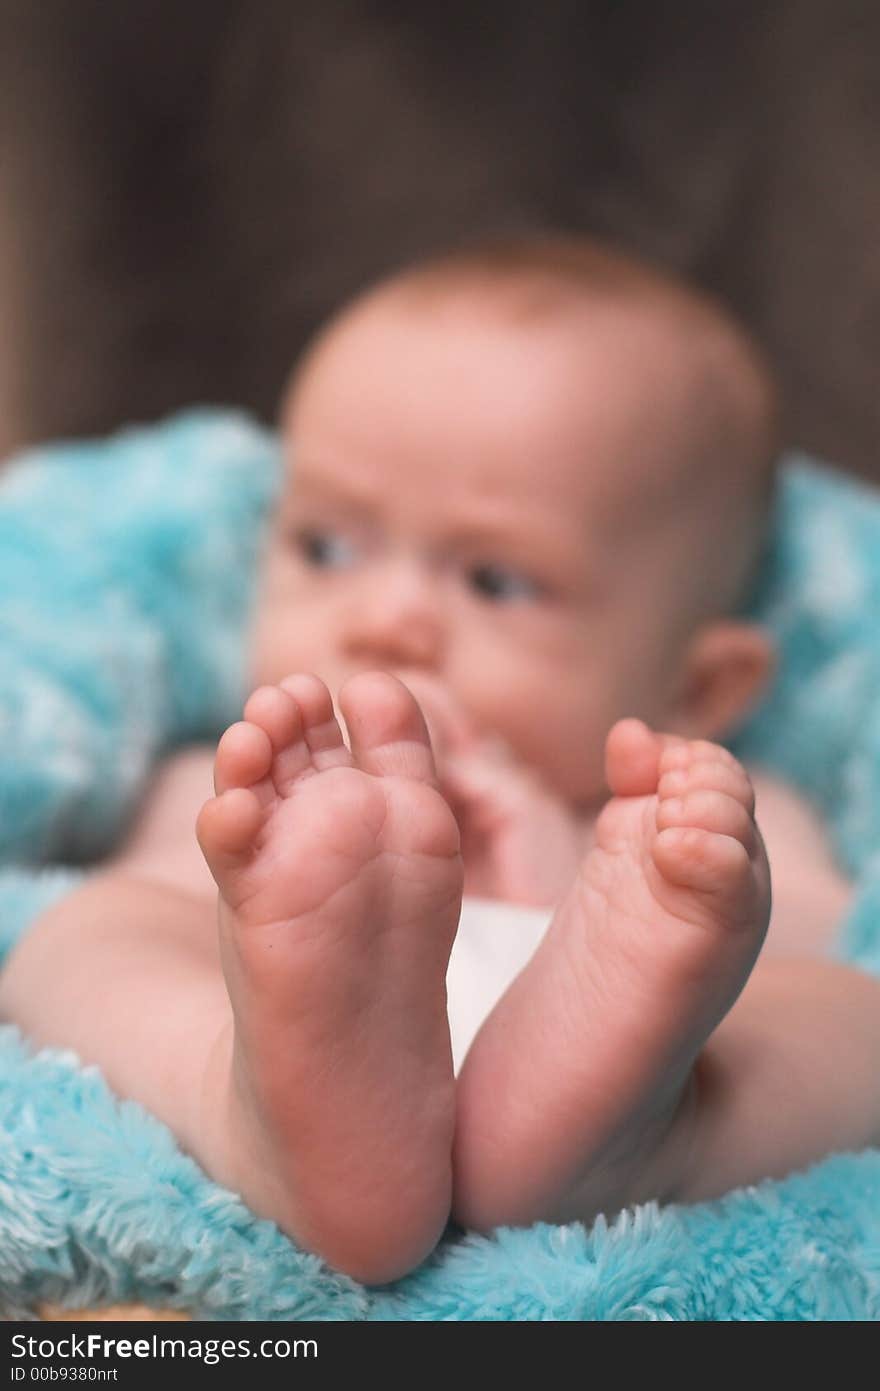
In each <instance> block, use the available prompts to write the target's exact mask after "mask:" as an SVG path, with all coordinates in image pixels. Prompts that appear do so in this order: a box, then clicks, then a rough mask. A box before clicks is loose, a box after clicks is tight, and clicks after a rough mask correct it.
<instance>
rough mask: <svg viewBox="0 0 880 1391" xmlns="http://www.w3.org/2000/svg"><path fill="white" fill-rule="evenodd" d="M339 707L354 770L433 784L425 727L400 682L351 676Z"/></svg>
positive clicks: (374, 676) (378, 676)
mask: <svg viewBox="0 0 880 1391" xmlns="http://www.w3.org/2000/svg"><path fill="white" fill-rule="evenodd" d="M339 704H340V707H341V709H342V713H343V715H344V717H345V722H346V725H347V726H348V733H349V737H350V739H351V751H352V754H353V756H354V759H355V762H356V763H357V765H358V767H359V768H362V769H363V770H364V772H366V773H374V774H377V775H379V776H380V777H387V776H391V777H403V778H413V779H416V780H417V781H419V782H427V783H431V784H433V785H436V770H435V767H434V756H433V754H432V752H431V743H430V739H429V738H428V730H427V726H426V724H425V720H424V717H423V715H422V712H421V710H420V709H419V706H418V704H417V703H416V700H415V698H414V696H413V695H412V694H411V693H410V692H409V691H408V690H407V688H406V686H404V684H403V682H401V681H398V680H397V678H396V677H394V676H391V675H389V674H388V673H387V672H367V673H364V674H360V675H358V676H353V677H351V679H350V680H349V681H347V682H346V683H345V685H344V686H343V688H342V690H341V691H340V693H339Z"/></svg>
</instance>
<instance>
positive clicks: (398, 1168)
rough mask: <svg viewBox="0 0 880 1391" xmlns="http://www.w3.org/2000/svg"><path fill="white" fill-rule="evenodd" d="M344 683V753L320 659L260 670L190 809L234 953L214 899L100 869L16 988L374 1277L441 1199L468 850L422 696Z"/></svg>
mask: <svg viewBox="0 0 880 1391" xmlns="http://www.w3.org/2000/svg"><path fill="white" fill-rule="evenodd" d="M341 703H342V706H343V711H344V714H345V716H346V720H347V723H348V727H349V731H350V734H351V738H352V752H351V753H349V751H348V750H347V749H346V748H345V747H344V745H343V742H342V737H341V734H340V731H339V726H338V724H337V723H336V720H335V719H334V717H333V709H332V703H331V701H330V697H329V694H328V692H327V690H326V688H325V687H324V686H323V685H322V684H321V683H320V682H318V681H317V680H316V679H315V678H308V677H303V678H295V679H293V680H292V681H290V682H288V683H285V689H282V688H280V687H273V688H265V689H263V690H261V691H258V692H257V693H256V694H255V695H254V696H252V697H251V701H250V702H249V704H248V707H247V708H246V711H245V715H246V719H245V721H244V722H242V723H241V724H239V725H234V726H233V727H232V729H230V730H228V731H227V733H226V735H224V738H223V739H222V740H221V743H220V747H219V749H218V754H217V763H216V784H217V793H218V795H217V796H216V797H215V798H214V799H213V800H212V801H210V802H209V803H207V805H206V806H205V808H204V809H203V811H202V814H201V816H200V818H199V827H198V830H199V838H200V841H201V844H202V848H203V851H204V853H205V856H206V858H207V860H208V862H209V865H210V867H211V870H212V872H213V874H214V876H215V878H216V880H217V883H218V885H219V887H220V946H219V952H218V947H217V944H216V927H214V929H213V931H212V930H211V927H210V926H209V924H208V922H207V921H206V918H205V910H204V908H203V906H202V904H201V903H200V901H199V900H197V899H195V898H192V899H190V898H186V897H185V896H184V895H182V894H179V893H177V892H176V891H174V890H171V889H168V888H166V887H161V886H157V885H154V884H150V883H148V882H146V881H143V882H141V881H138V880H137V879H134V878H131V877H129V878H126V877H124V876H121V875H120V876H117V877H115V878H109V877H107V878H105V879H104V880H103V881H95V882H93V883H92V884H91V885H88V886H87V887H86V888H84V889H83V890H82V891H81V892H80V893H79V894H78V895H76V896H75V897H74V898H72V899H70V900H67V901H66V902H65V903H64V904H62V905H59V906H58V907H57V908H55V909H53V910H52V911H51V912H50V913H47V914H46V915H45V918H44V919H43V921H42V923H41V924H40V925H38V927H37V928H36V929H35V930H34V931H33V932H32V933H31V934H29V936H28V938H26V939H25V942H24V944H23V946H22V947H21V948H20V950H19V952H18V954H17V956H16V958H15V959H13V961H12V963H11V965H10V968H9V972H8V977H7V979H6V981H5V984H4V998H3V1001H2V1004H3V1007H4V1008H5V1010H6V1012H7V1014H8V1015H9V1016H10V1017H12V1018H13V1019H14V1021H15V1022H16V1023H19V1024H20V1025H21V1027H22V1028H24V1029H25V1031H26V1032H29V1033H31V1034H32V1035H33V1036H34V1037H35V1038H36V1039H37V1041H39V1042H41V1043H61V1044H66V1045H68V1046H71V1047H74V1048H75V1049H76V1050H77V1051H78V1052H79V1053H80V1055H81V1056H82V1057H83V1058H84V1059H85V1060H86V1061H95V1062H98V1063H100V1064H101V1066H102V1067H103V1068H104V1070H105V1072H106V1073H107V1075H108V1078H109V1080H110V1082H111V1084H112V1085H113V1086H114V1087H115V1089H116V1090H117V1091H118V1092H120V1093H121V1094H122V1095H125V1096H130V1097H133V1098H135V1099H136V1100H139V1101H141V1102H143V1103H144V1104H145V1105H146V1106H148V1107H149V1108H150V1109H151V1110H153V1111H154V1112H155V1113H156V1114H157V1115H159V1116H160V1118H162V1119H163V1120H165V1121H166V1122H167V1123H168V1124H169V1125H171V1127H172V1128H173V1129H174V1130H175V1132H176V1133H177V1135H178V1137H179V1138H180V1140H181V1141H182V1143H183V1144H184V1145H185V1146H186V1148H188V1149H189V1150H190V1151H191V1152H192V1153H193V1154H194V1155H195V1157H196V1158H197V1159H199V1160H200V1162H201V1163H202V1165H203V1167H204V1168H205V1169H206V1170H207V1171H208V1172H209V1173H210V1174H211V1175H212V1176H213V1177H215V1178H216V1179H218V1181H220V1182H221V1183H224V1184H226V1185H227V1186H229V1187H231V1188H234V1189H236V1190H238V1191H239V1192H241V1193H242V1195H243V1196H244V1197H245V1199H246V1201H247V1202H248V1203H249V1204H250V1205H251V1206H252V1207H253V1208H254V1210H255V1211H257V1212H258V1213H260V1214H262V1215H264V1216H268V1217H271V1218H273V1219H274V1220H276V1221H277V1222H278V1223H279V1224H280V1225H281V1226H282V1227H283V1228H284V1229H285V1230H286V1231H288V1232H289V1233H290V1234H291V1235H293V1236H294V1237H296V1238H297V1239H298V1240H299V1241H300V1242H301V1243H302V1244H303V1245H305V1246H307V1247H308V1248H309V1249H312V1250H315V1251H317V1252H319V1253H320V1254H322V1255H324V1256H325V1257H326V1258H327V1259H328V1261H329V1262H330V1263H331V1264H333V1265H336V1266H337V1267H339V1268H341V1269H344V1270H346V1271H347V1272H349V1273H350V1274H353V1275H355V1276H358V1277H360V1278H362V1279H365V1280H369V1281H379V1280H386V1279H390V1278H393V1277H394V1276H396V1275H399V1274H401V1273H403V1272H404V1271H405V1270H408V1269H409V1268H411V1267H412V1266H413V1265H415V1264H417V1263H418V1261H419V1260H421V1259H422V1257H423V1256H425V1255H426V1254H427V1253H428V1251H430V1249H431V1248H432V1246H433V1245H434V1243H435V1242H436V1240H437V1238H438V1237H439V1235H440V1233H441V1232H442V1229H443V1227H444V1225H445V1223H446V1220H447V1217H448V1213H449V1205H450V1194H451V1148H452V1130H453V1121H454V1087H453V1078H452V1064H451V1056H450V1046H449V1033H448V1025H447V1020H446V995H445V974H446V967H447V961H448V957H449V951H450V948H451V945H452V941H453V938H454V935H455V930H456V926H457V922H458V915H459V910H460V900H461V882H462V868H461V861H460V856H459V854H458V830H457V827H456V824H455V820H454V818H453V816H452V814H451V812H450V811H449V809H448V807H447V806H446V803H445V802H444V801H443V799H442V798H441V797H440V795H439V793H438V792H437V791H436V789H435V788H434V786H433V776H434V773H433V764H432V759H431V753H430V747H429V745H428V741H427V735H426V732H425V727H424V723H423V721H422V719H421V716H420V714H419V711H418V708H417V706H416V705H415V703H414V702H413V700H412V698H411V697H410V696H409V694H408V693H407V692H406V691H405V689H404V688H403V687H402V686H401V685H400V683H399V682H396V681H394V680H393V678H391V677H385V676H369V677H367V676H364V677H358V678H355V679H354V680H353V681H352V682H350V683H349V685H348V687H347V688H346V689H345V690H344V691H343V693H342V697H341ZM221 963H222V970H221ZM224 976H225V983H224ZM227 992H228V993H227Z"/></svg>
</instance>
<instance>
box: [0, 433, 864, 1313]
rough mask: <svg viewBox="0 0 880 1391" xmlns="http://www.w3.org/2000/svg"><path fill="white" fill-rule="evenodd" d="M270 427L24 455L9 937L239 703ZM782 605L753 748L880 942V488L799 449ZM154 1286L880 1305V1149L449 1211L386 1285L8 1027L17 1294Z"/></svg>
mask: <svg viewBox="0 0 880 1391" xmlns="http://www.w3.org/2000/svg"><path fill="white" fill-rule="evenodd" d="M277 470H278V461H277V456H276V451H275V446H274V441H273V439H272V438H271V437H269V436H268V435H266V434H264V433H263V432H262V431H260V430H258V429H257V428H256V427H254V426H253V425H251V424H250V423H249V422H248V421H246V420H244V419H242V418H241V417H239V416H233V415H229V414H224V413H220V412H208V411H204V412H197V413H192V414H189V415H185V416H181V417H177V418H175V419H173V420H171V421H169V422H167V423H166V424H163V425H160V426H156V427H152V428H149V429H145V430H139V431H131V432H128V433H125V434H123V435H120V436H118V437H116V438H114V439H112V440H109V441H107V442H104V443H100V444H82V445H76V446H61V447H55V448H51V449H45V450H41V451H38V452H35V453H32V454H30V455H28V456H25V457H23V458H22V459H20V460H19V461H17V462H16V463H15V464H14V465H13V466H12V467H10V468H9V470H8V471H7V472H5V473H4V474H3V475H0V596H2V597H0V747H2V751H3V752H2V761H0V954H2V951H5V950H8V948H9V947H10V946H11V945H12V944H13V943H14V941H15V940H16V938H17V937H18V935H19V934H20V933H21V932H22V931H24V930H25V929H26V927H27V924H28V922H29V921H30V920H31V919H32V918H33V916H34V915H35V913H37V912H38V911H39V910H40V908H41V907H42V906H43V905H45V904H47V903H49V902H50V901H51V900H52V899H53V898H55V897H56V896H57V895H59V894H61V893H63V892H65V891H66V890H67V889H68V887H69V886H70V885H71V884H73V883H75V882H77V880H78V879H79V877H80V876H81V874H82V873H84V872H85V870H84V869H83V868H82V867H83V866H85V865H87V864H88V863H89V862H91V861H94V860H95V859H97V858H99V857H100V856H101V855H102V854H103V853H105V852H106V851H107V849H108V848H109V847H110V846H111V845H112V844H113V842H114V840H115V839H116V838H117V837H118V835H119V832H120V828H121V827H122V826H124V824H125V821H126V818H127V817H128V816H129V815H130V814H131V812H132V810H133V809H134V807H135V806H136V805H137V801H138V797H139V795H140V793H141V791H142V788H143V785H144V781H145V778H146V776H147V774H148V772H149V770H150V768H151V766H152V765H153V764H154V763H155V761H156V760H157V759H158V758H159V757H160V756H161V755H162V753H163V752H164V751H165V750H167V749H168V748H169V747H172V746H173V745H175V744H178V743H181V742H184V741H190V740H193V739H200V738H213V737H216V735H217V734H218V733H219V732H220V731H221V730H222V728H223V727H224V726H225V724H227V723H228V722H229V721H230V720H232V719H234V718H236V717H237V715H238V712H239V709H240V700H241V696H242V693H243V679H244V678H243V667H242V662H243V650H244V648H243V642H242V637H243V633H244V629H245V624H246V622H247V615H248V611H249V606H250V602H251V576H252V574H253V570H254V561H255V556H256V553H257V548H258V546H259V544H260V540H261V536H262V534H263V526H264V521H265V517H266V515H267V512H268V509H269V507H270V505H271V501H272V498H273V496H274V492H275V488H276V484H277ZM755 607H756V611H757V612H758V614H759V615H760V616H761V618H762V619H763V620H764V621H765V622H767V623H768V624H769V625H770V626H771V627H772V628H773V630H774V631H775V633H776V635H777V638H778V640H779V643H780V646H781V649H782V663H781V675H780V677H779V679H778V681H777V683H776V686H775V689H774V691H773V693H772V694H771V697H770V698H769V700H768V701H767V702H766V704H765V706H764V707H763V709H762V711H761V712H760V714H759V716H758V717H757V718H756V719H755V720H754V721H753V723H752V724H751V726H750V727H749V729H748V730H746V731H745V733H744V734H743V736H742V739H741V741H740V745H741V750H742V752H743V753H744V754H745V755H746V756H747V757H749V758H750V759H752V760H753V761H758V762H762V763H764V764H765V765H768V766H769V767H771V768H774V769H776V770H777V771H779V772H781V773H782V774H784V775H785V776H786V777H788V778H789V779H791V780H792V781H794V782H795V783H798V784H799V785H800V786H801V787H802V788H803V789H804V790H805V791H806V793H807V794H808V795H809V796H810V797H811V798H812V799H813V800H814V801H815V803H816V805H817V806H818V808H819V809H820V810H821V812H822V813H823V815H824V817H825V819H826V821H827V824H828V825H829V828H830V830H831V833H832V835H833V837H834V841H835V844H836V847H837V851H838V853H839V856H840V858H841V860H842V861H843V863H844V864H845V865H846V867H847V869H848V871H849V872H850V874H851V875H852V876H853V877H854V879H855V880H856V881H857V884H858V890H859V891H858V894H857V897H856V901H855V904H854V907H853V910H852V912H851V914H850V916H849V918H848V920H847V922H846V923H845V924H844V925H843V929H842V932H841V935H840V939H839V943H838V949H839V952H840V954H841V955H842V956H844V957H846V958H847V959H849V960H852V961H856V962H859V963H861V964H862V965H863V966H864V967H865V968H866V969H868V970H880V626H878V623H877V617H878V614H880V494H878V493H877V492H874V491H872V490H870V489H868V488H865V487H862V486H860V485H858V484H855V483H850V482H845V481H843V480H842V479H840V478H837V477H834V476H831V475H830V474H827V473H824V472H823V471H822V470H820V469H818V468H816V467H814V466H812V465H810V464H808V463H807V462H806V461H798V460H792V461H790V462H789V463H788V465H787V467H786V469H785V473H784V482H783V487H782V490H781V496H780V501H779V506H778V515H777V519H776V529H775V535H774V542H773V546H772V549H771V553H770V555H769V558H768V561H767V565H766V567H765V573H764V576H763V581H762V584H761V588H760V593H759V594H758V596H757V598H756V600H755ZM130 1299H139V1300H143V1301H146V1302H149V1303H152V1304H154V1305H159V1304H161V1305H163V1306H169V1305H171V1306H176V1307H180V1308H183V1309H188V1310H190V1311H192V1312H193V1313H194V1314H195V1315H196V1316H198V1317H203V1318H205V1317H207V1318H212V1317H216V1318H236V1319H250V1318H269V1319H295V1318H328V1319H333V1318H343V1319H363V1318H404V1319H448V1318H459V1319H465V1318H467V1319H476V1318H484V1319H485V1318H492V1319H496V1318H502V1319H520V1318H551V1319H655V1318H674V1319H706V1318H715V1319H717V1318H753V1319H780V1318H793V1319H816V1318H877V1317H878V1316H880V1153H877V1152H875V1151H868V1152H866V1153H864V1154H861V1155H838V1156H834V1157H831V1158H829V1159H827V1160H826V1161H824V1162H823V1163H821V1164H818V1165H816V1166H815V1167H814V1168H812V1169H811V1170H809V1171H808V1172H806V1173H804V1174H799V1175H794V1176H791V1177H790V1178H788V1179H786V1180H785V1181H783V1182H774V1183H770V1182H768V1183H764V1184H761V1185H759V1186H757V1187H753V1188H749V1189H747V1190H741V1191H739V1192H736V1193H732V1194H730V1195H729V1196H728V1197H726V1198H725V1199H723V1200H722V1201H720V1202H716V1203H709V1204H701V1205H698V1206H694V1207H666V1208H662V1209H661V1208H658V1207H656V1206H655V1205H651V1204H649V1205H647V1206H644V1207H640V1208H637V1209H635V1210H632V1211H628V1212H626V1213H623V1214H609V1216H608V1220H605V1219H600V1220H598V1221H597V1222H595V1223H594V1224H593V1226H592V1227H591V1228H589V1229H587V1228H585V1227H583V1226H581V1225H579V1224H573V1225H570V1226H566V1227H552V1226H537V1227H534V1228H532V1229H531V1230H528V1231H510V1230H504V1231H499V1232H497V1233H495V1234H493V1235H492V1236H491V1237H476V1236H472V1235H469V1236H461V1235H456V1234H450V1236H449V1237H448V1239H447V1240H446V1241H445V1242H444V1243H443V1244H442V1245H441V1247H440V1248H439V1250H438V1251H437V1252H436V1254H435V1255H434V1257H433V1258H432V1259H431V1260H430V1261H429V1262H428V1263H427V1264H426V1265H425V1266H424V1267H423V1268H422V1269H420V1270H419V1271H417V1272H416V1273H414V1274H413V1275H411V1276H409V1277H408V1278H407V1279H406V1280H403V1281H401V1282H399V1283H398V1284H397V1285H395V1286H393V1287H390V1288H388V1289H385V1290H380V1291H369V1292H368V1291H365V1290H364V1289H362V1288H361V1287H360V1286H358V1285H356V1284H354V1283H353V1282H352V1281H350V1280H347V1279H345V1278H343V1277H341V1276H338V1275H335V1274H333V1273H332V1272H330V1271H328V1270H327V1269H326V1267H324V1266H323V1265H322V1264H321V1262H320V1261H318V1260H317V1259H316V1258H314V1257H312V1256H308V1255H305V1254H303V1253H302V1252H300V1251H298V1250H297V1249H296V1248H295V1247H294V1246H293V1245H292V1244H291V1243H290V1242H289V1241H287V1240H286V1239H285V1238H284V1237H283V1236H281V1235H280V1233H279V1232H278V1231H277V1230H276V1229H275V1228H274V1227H273V1226H272V1225H271V1224H269V1223H266V1222H261V1221H257V1220H256V1219H255V1218H253V1217H252V1216H251V1215H250V1214H249V1213H248V1211H247V1210H246V1209H245V1208H244V1206H243V1205H242V1204H241V1203H240V1202H239V1201H238V1200H237V1199H236V1198H234V1197H233V1196H232V1195H230V1194H228V1193H226V1192H224V1191H223V1190H221V1189H219V1188H217V1187H216V1185H214V1184H213V1183H211V1182H210V1181H209V1180H208V1179H207V1178H206V1177H205V1176H204V1174H203V1173H202V1172H201V1171H200V1170H199V1169H198V1168H197V1166H196V1165H195V1164H194V1163H193V1162H192V1161H191V1160H189V1159H188V1158H186V1157H185V1156H184V1155H182V1154H181V1153H180V1152H179V1150H178V1149H177V1148H176V1146H175V1143H174V1141H173V1139H172V1138H171V1136H170V1135H169V1133H168V1131H167V1130H166V1129H165V1128H164V1127H163V1126H162V1125H160V1124H159V1123H158V1122H157V1121H156V1120H154V1119H153V1118H152V1117H150V1116H148V1115H147V1114H146V1113H145V1112H143V1111H142V1110H141V1109H140V1108H139V1107H137V1106H135V1105H133V1104H131V1103H120V1102H118V1101H117V1100H116V1099H115V1098H114V1097H113V1096H112V1095H111V1094H110V1092H109V1091H108V1089H107V1087H106V1085H105V1084H104V1082H103V1080H102V1078H101V1077H100V1075H99V1073H98V1072H97V1071H96V1070H95V1069H85V1070H83V1069H81V1068H80V1067H79V1066H78V1065H77V1063H76V1059H75V1058H74V1057H72V1056H71V1055H69V1054H62V1053H58V1052H43V1053H39V1054H33V1053H32V1052H30V1051H29V1050H28V1049H27V1047H26V1045H25V1044H24V1042H23V1041H22V1039H21V1038H20V1037H19V1035H18V1034H17V1033H16V1032H15V1030H13V1029H11V1028H9V1027H7V1028H4V1029H2V1030H0V1311H2V1312H5V1313H6V1314H7V1316H9V1315H16V1314H18V1315H23V1314H26V1313H27V1312H28V1311H31V1310H33V1309H34V1308H35V1307H36V1305H37V1303H38V1302H40V1301H44V1300H50V1301H53V1302H55V1303H64V1304H67V1305H69V1306H71V1307H82V1306H84V1305H88V1304H96V1303H101V1302H108V1303H109V1302H118V1301H121V1300H130Z"/></svg>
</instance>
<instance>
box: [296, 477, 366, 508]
mask: <svg viewBox="0 0 880 1391" xmlns="http://www.w3.org/2000/svg"><path fill="white" fill-rule="evenodd" d="M286 500H287V502H288V505H290V506H294V507H295V506H296V505H297V504H299V503H300V502H303V501H305V502H319V503H321V502H326V503H330V504H332V505H335V506H340V505H341V506H344V507H347V508H350V509H352V508H353V509H357V510H358V511H361V512H374V511H375V510H376V505H377V500H376V496H375V493H374V490H373V489H372V488H371V487H370V486H369V484H364V483H363V482H362V481H361V480H355V479H348V478H345V479H334V478H327V477H317V476H315V475H314V474H311V475H310V474H308V473H301V472H300V471H299V470H298V469H297V468H296V466H294V472H293V485H292V487H291V488H290V489H289V491H288V495H287V499H286Z"/></svg>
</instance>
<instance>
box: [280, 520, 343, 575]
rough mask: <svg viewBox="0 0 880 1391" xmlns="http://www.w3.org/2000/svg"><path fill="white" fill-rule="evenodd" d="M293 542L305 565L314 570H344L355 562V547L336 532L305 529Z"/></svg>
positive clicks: (314, 528) (311, 528) (312, 528)
mask: <svg viewBox="0 0 880 1391" xmlns="http://www.w3.org/2000/svg"><path fill="white" fill-rule="evenodd" d="M294 540H295V543H296V545H297V547H298V548H299V550H300V552H301V553H302V556H303V559H304V560H305V562H306V564H307V565H312V566H314V568H315V569H316V570H345V569H347V568H348V567H349V566H351V565H354V564H355V562H356V561H357V548H356V546H355V545H354V543H353V542H352V541H351V540H350V539H349V538H348V537H347V536H343V535H341V534H340V533H339V532H337V531H327V530H321V529H319V528H318V527H307V528H305V529H304V530H302V531H298V532H297V533H296V536H295V537H294Z"/></svg>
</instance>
